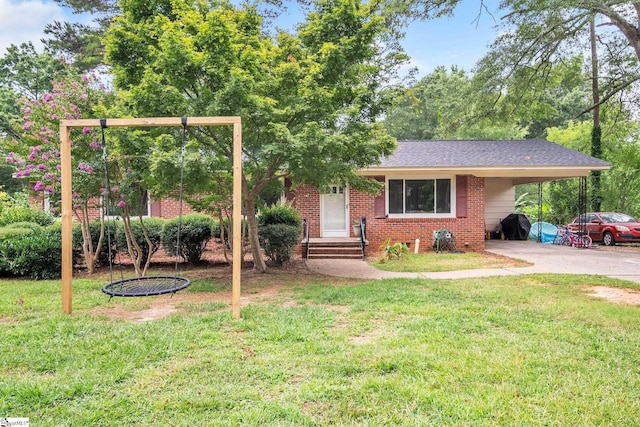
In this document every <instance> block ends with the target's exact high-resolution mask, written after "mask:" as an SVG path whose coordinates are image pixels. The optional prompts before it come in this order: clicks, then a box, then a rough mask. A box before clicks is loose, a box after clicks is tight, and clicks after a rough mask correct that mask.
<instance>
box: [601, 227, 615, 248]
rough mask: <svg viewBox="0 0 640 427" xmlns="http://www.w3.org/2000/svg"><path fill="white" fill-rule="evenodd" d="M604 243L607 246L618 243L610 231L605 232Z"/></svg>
mask: <svg viewBox="0 0 640 427" xmlns="http://www.w3.org/2000/svg"><path fill="white" fill-rule="evenodd" d="M602 243H604V245H605V246H613V245H615V244H616V241H615V239H614V238H613V234H611V233H610V232H609V231H605V232H604V234H603V235H602Z"/></svg>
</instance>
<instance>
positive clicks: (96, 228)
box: [73, 219, 126, 265]
mask: <svg viewBox="0 0 640 427" xmlns="http://www.w3.org/2000/svg"><path fill="white" fill-rule="evenodd" d="M100 226H101V224H100V220H99V219H97V220H95V221H91V222H90V223H89V234H91V242H92V243H93V250H94V251H96V250H97V249H98V248H97V245H98V240H99V239H100ZM116 229H117V225H116V223H115V222H114V221H110V220H107V223H105V226H104V233H105V234H104V237H103V239H102V248H101V250H100V254H99V255H98V260H97V264H98V265H109V247H108V242H109V240H107V237H109V236H107V233H108V232H110V233H111V236H110V237H111V258H112V261H113V259H114V258H115V256H116V250H115V244H116ZM83 243H84V238H83V237H82V228H81V226H80V224H76V225H74V226H73V258H74V259H78V260H83V261H84V254H83V252H82V245H83ZM125 250H126V246H125Z"/></svg>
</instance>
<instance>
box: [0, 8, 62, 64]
mask: <svg viewBox="0 0 640 427" xmlns="http://www.w3.org/2000/svg"><path fill="white" fill-rule="evenodd" d="M56 20H57V21H64V20H65V16H64V12H63V10H62V8H61V7H60V6H58V5H57V4H56V3H54V2H50V1H47V0H27V1H22V0H18V1H14V0H0V56H4V55H5V54H6V52H7V48H8V47H9V46H10V45H12V44H15V45H20V44H21V43H26V42H29V41H30V42H32V43H33V45H34V46H35V47H36V50H38V51H42V43H41V42H40V39H41V38H43V37H44V32H43V30H44V27H45V25H47V24H49V23H53V22H54V21H56Z"/></svg>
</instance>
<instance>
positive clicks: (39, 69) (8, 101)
mask: <svg viewBox="0 0 640 427" xmlns="http://www.w3.org/2000/svg"><path fill="white" fill-rule="evenodd" d="M67 71H68V70H67V68H66V66H65V64H64V63H63V62H62V61H60V60H59V59H56V58H54V57H53V56H52V55H50V54H49V53H46V52H44V53H38V52H36V50H35V48H34V46H33V44H32V43H31V42H29V43H23V44H21V45H20V46H16V45H11V46H9V47H8V48H7V50H6V52H4V55H3V56H2V57H0V143H2V144H3V145H4V142H5V141H6V142H12V141H15V140H16V139H19V138H20V135H19V132H18V131H17V130H18V129H19V128H20V126H21V124H20V118H21V117H22V116H21V113H20V105H19V104H18V103H17V102H16V99H18V98H26V99H31V100H33V99H40V98H41V97H42V95H43V94H44V93H45V92H50V91H51V88H52V86H51V82H52V81H53V80H55V79H60V78H61V77H62V76H63V75H64V74H66V73H67ZM0 151H1V152H2V156H3V157H4V156H5V155H6V154H7V151H6V150H5V149H4V146H3V147H2V148H0ZM11 173H12V168H9V167H7V165H2V167H0V185H2V187H3V188H4V189H5V190H6V191H7V192H10V193H13V192H17V191H20V190H21V189H22V185H21V184H22V183H21V182H20V181H19V180H15V179H13V178H12V177H11Z"/></svg>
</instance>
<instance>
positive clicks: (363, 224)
mask: <svg viewBox="0 0 640 427" xmlns="http://www.w3.org/2000/svg"><path fill="white" fill-rule="evenodd" d="M366 242H367V218H366V217H364V216H363V217H362V218H360V245H362V260H363V261H364V260H365V257H366V253H365V247H366Z"/></svg>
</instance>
